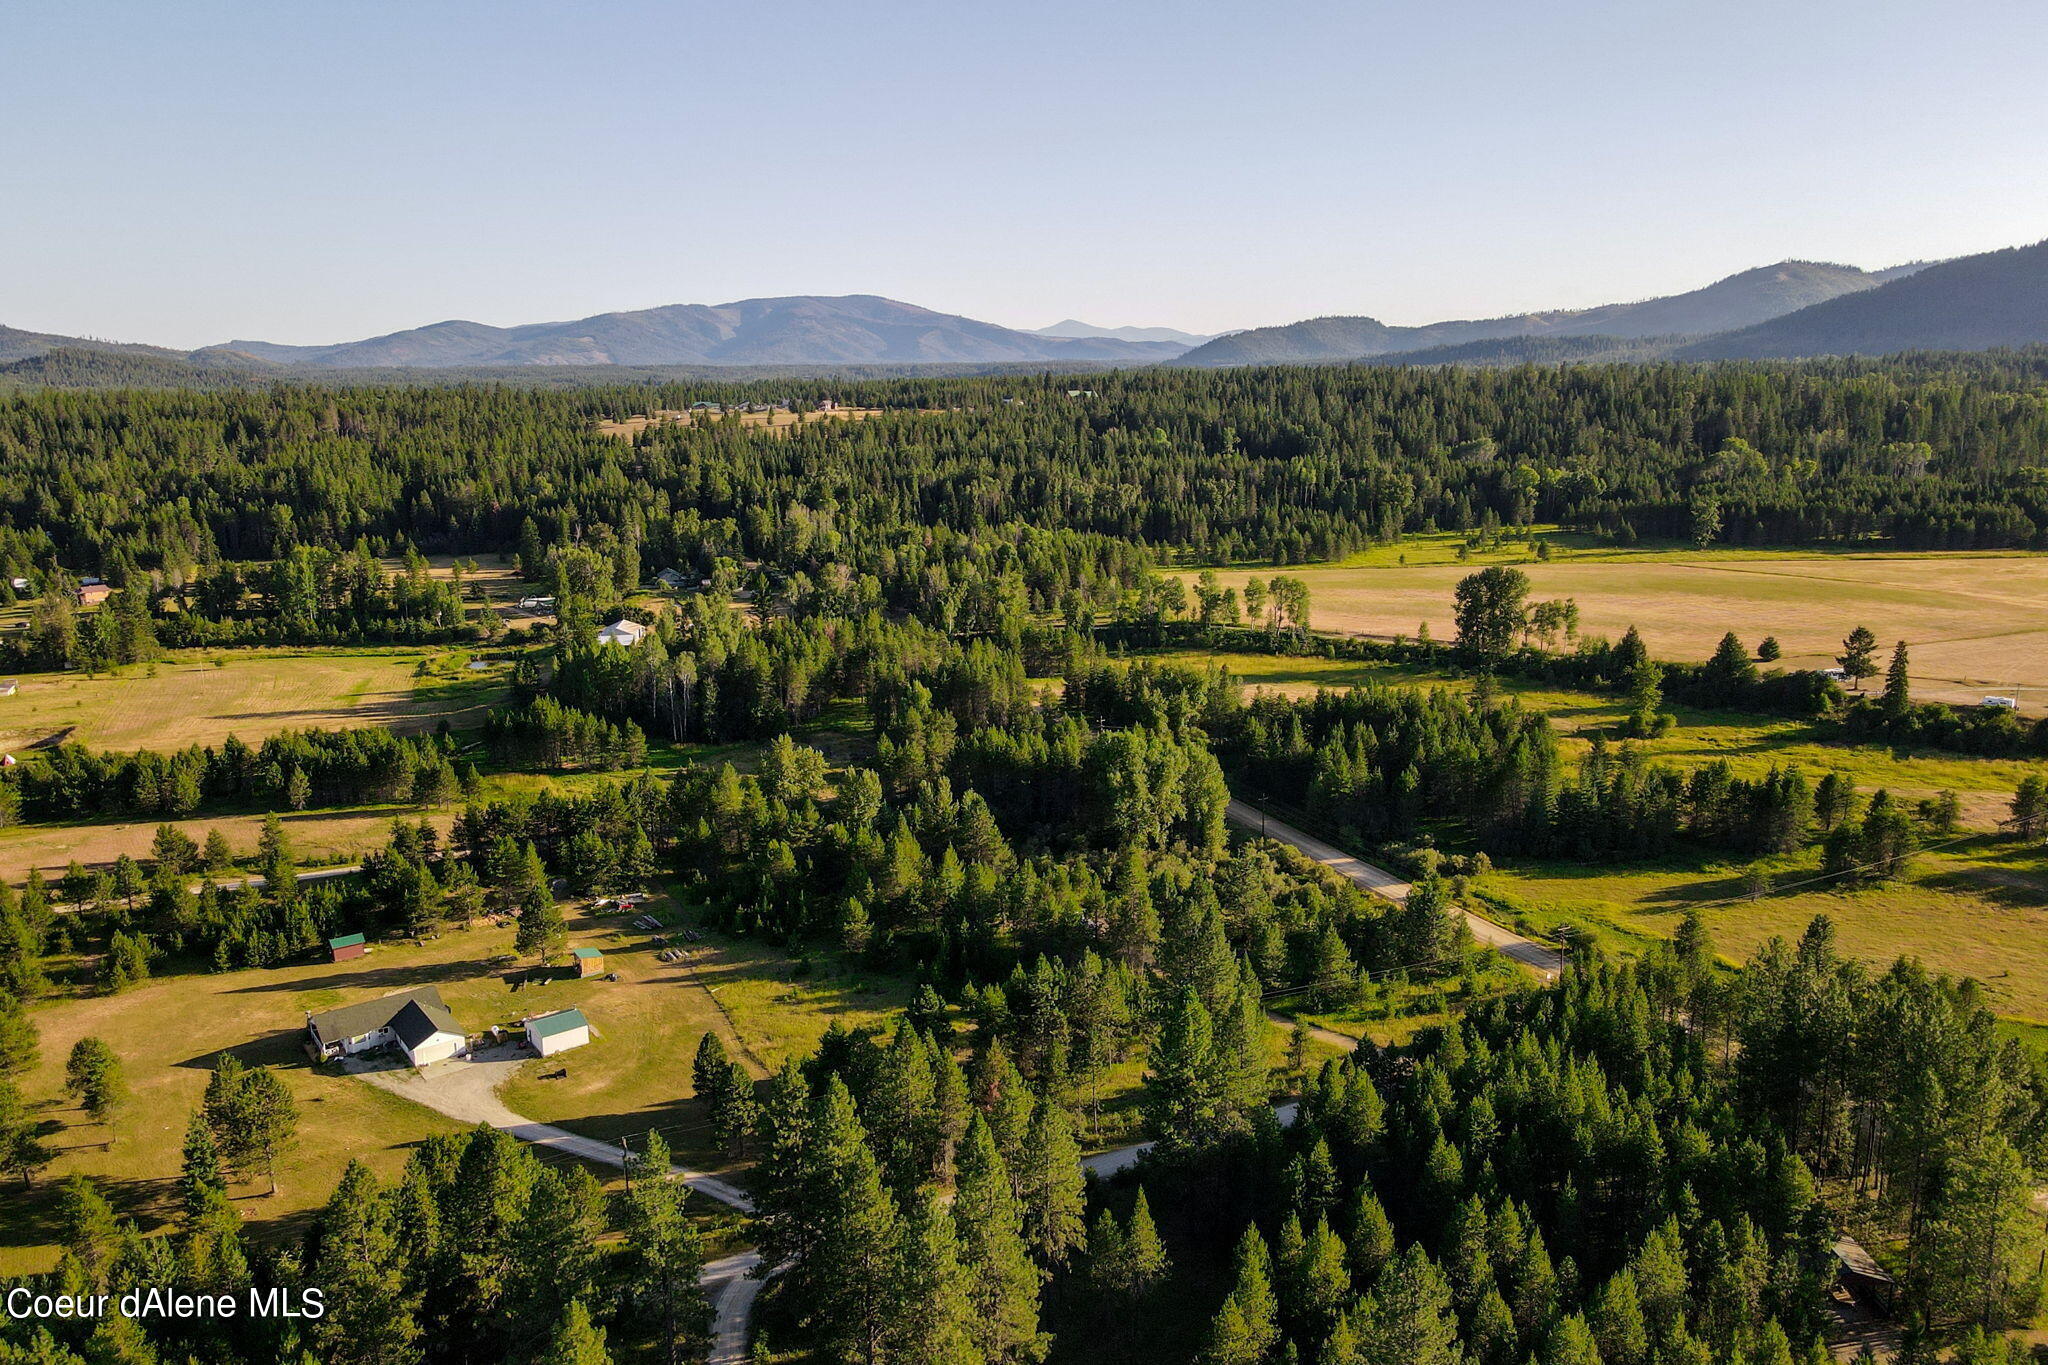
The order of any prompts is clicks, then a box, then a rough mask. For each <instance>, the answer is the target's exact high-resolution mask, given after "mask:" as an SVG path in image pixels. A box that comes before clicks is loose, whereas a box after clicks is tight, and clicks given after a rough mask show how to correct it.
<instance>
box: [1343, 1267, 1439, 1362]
mask: <svg viewBox="0 0 2048 1365" xmlns="http://www.w3.org/2000/svg"><path fill="white" fill-rule="evenodd" d="M1457 1336H1458V1325H1457V1319H1456V1318H1455V1317H1454V1316H1453V1315H1452V1313H1451V1287H1450V1284H1449V1282H1448V1281H1446V1280H1445V1279H1444V1275H1443V1272H1442V1271H1440V1270H1438V1269H1437V1268H1436V1265H1435V1263H1434V1262H1432V1261H1431V1260H1430V1259H1429V1257H1428V1256H1427V1255H1426V1254H1424V1252H1423V1250H1422V1248H1421V1247H1420V1246H1419V1245H1414V1244H1411V1245H1410V1246H1409V1247H1408V1249H1407V1250H1406V1251H1404V1252H1402V1253H1401V1255H1400V1256H1399V1257H1397V1258H1396V1259H1395V1260H1394V1262H1393V1264H1391V1265H1390V1266H1388V1267H1387V1270H1386V1273H1385V1274H1384V1275H1382V1276H1381V1277H1380V1282H1379V1283H1378V1284H1376V1285H1374V1286H1373V1289H1372V1293H1371V1294H1370V1295H1368V1296H1367V1298H1366V1301H1365V1310H1364V1313H1363V1314H1362V1315H1361V1317H1360V1320H1359V1324H1358V1339H1359V1344H1360V1346H1361V1348H1362V1350H1361V1354H1362V1355H1364V1357H1365V1358H1366V1359H1367V1360H1369V1361H1396V1360H1398V1361H1402V1362H1404V1365H1458V1361H1459V1359H1460V1353H1459V1351H1458V1341H1457Z"/></svg>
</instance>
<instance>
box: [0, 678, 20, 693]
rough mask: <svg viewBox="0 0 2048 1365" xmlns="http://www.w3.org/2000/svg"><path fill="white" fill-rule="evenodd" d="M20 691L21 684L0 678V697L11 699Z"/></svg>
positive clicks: (10, 679)
mask: <svg viewBox="0 0 2048 1365" xmlns="http://www.w3.org/2000/svg"><path fill="white" fill-rule="evenodd" d="M19 691H21V684H20V683H18V682H16V681H15V680H14V679H12V678H0V697H11V696H13V695H14V694H15V693H16V692H19Z"/></svg>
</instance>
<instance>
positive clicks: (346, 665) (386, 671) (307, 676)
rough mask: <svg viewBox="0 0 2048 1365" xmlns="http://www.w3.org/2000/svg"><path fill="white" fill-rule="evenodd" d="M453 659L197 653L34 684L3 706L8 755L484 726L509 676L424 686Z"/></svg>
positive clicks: (53, 676)
mask: <svg viewBox="0 0 2048 1365" xmlns="http://www.w3.org/2000/svg"><path fill="white" fill-rule="evenodd" d="M451 658H452V656H448V655H447V651H437V650H422V649H399V648H371V649H353V648H333V649H327V648H321V649H310V648H309V649H221V650H203V651H190V650H188V651H180V652H179V653H178V654H177V655H175V656H174V657H171V658H167V659H163V660H159V661H158V662H156V663H155V664H144V665H131V666H129V667H127V668H123V669H120V670H119V671H117V672H114V673H102V674H99V675H97V676H95V677H88V676H87V675H86V674H84V673H82V672H70V673H25V674H23V675H22V676H21V679H20V682H21V689H20V691H18V692H17V693H15V694H14V695H13V696H11V697H0V747H5V748H6V749H8V750H10V751H13V750H20V749H25V748H29V747H31V746H33V745H36V744H38V743H44V742H48V741H50V740H52V739H53V738H59V737H61V738H62V739H65V740H75V741H77V742H79V743H81V744H86V745H89V746H91V747H92V748H95V749H116V750H134V749H155V750H158V751H161V752H169V751H172V750H177V749H183V748H185V747H187V746H188V745H193V744H218V743H219V742H220V741H221V740H223V739H226V738H227V737H228V736H229V735H237V736H240V737H241V738H242V739H243V740H246V741H247V742H249V743H250V744H256V743H258V742H260V741H262V740H264V739H266V738H268V737H269V736H271V735H275V734H278V733H280V732H282V731H285V730H305V729H310V728H312V727H314V726H324V727H326V728H328V729H334V728H336V727H339V726H348V725H383V726H388V727H389V728H391V729H393V730H397V731H400V732H401V733H407V734H415V733H419V732H421V731H426V730H431V729H433V728H434V727H435V726H436V725H438V724H439V723H440V722H441V721H443V720H446V721H447V722H448V723H449V724H450V725H453V726H456V727H462V726H468V725H478V724H481V723H482V721H483V716H484V712H485V711H486V710H488V709H489V708H490V707H491V706H492V705H493V704H494V703H496V702H497V701H498V700H499V698H500V697H502V696H503V695H504V690H505V685H504V679H503V673H502V670H496V671H493V672H490V673H471V672H469V671H467V670H465V669H462V668H460V667H459V666H458V667H454V668H452V669H451V668H440V669H437V671H435V672H433V673H431V674H427V675H418V672H417V670H418V668H419V665H420V664H421V663H422V661H428V660H437V659H439V660H441V661H442V662H443V663H446V662H448V661H449V659H451Z"/></svg>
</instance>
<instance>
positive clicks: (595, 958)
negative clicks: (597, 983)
mask: <svg viewBox="0 0 2048 1365" xmlns="http://www.w3.org/2000/svg"><path fill="white" fill-rule="evenodd" d="M571 956H573V957H574V958H575V959H576V975H578V976H603V975H604V951H603V950H602V949H599V948H578V949H577V950H576V951H575V952H574V953H573V954H571Z"/></svg>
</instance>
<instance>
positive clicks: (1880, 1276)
mask: <svg viewBox="0 0 2048 1365" xmlns="http://www.w3.org/2000/svg"><path fill="white" fill-rule="evenodd" d="M1835 1277H1836V1278H1837V1279H1838V1280H1839V1281H1841V1285H1842V1287H1843V1288H1844V1289H1846V1290H1848V1291H1849V1293H1850V1294H1851V1295H1852V1296H1853V1297H1854V1298H1855V1299H1856V1300H1857V1302H1859V1303H1861V1304H1863V1305H1864V1306H1865V1307H1868V1308H1873V1309H1875V1310H1877V1311H1878V1312H1880V1313H1888V1312H1890V1311H1891V1304H1892V1289H1893V1288H1894V1281H1893V1279H1892V1277H1891V1274H1890V1272H1888V1271H1887V1270H1886V1269H1885V1268H1884V1267H1883V1266H1881V1265H1879V1264H1878V1263H1877V1258H1876V1257H1874V1256H1872V1255H1871V1254H1870V1253H1869V1252H1868V1251H1865V1250H1864V1249H1863V1246H1862V1244H1861V1243H1859V1242H1858V1241H1857V1240H1856V1239H1855V1238H1853V1237H1849V1236H1842V1237H1837V1238H1836V1239H1835Z"/></svg>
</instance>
